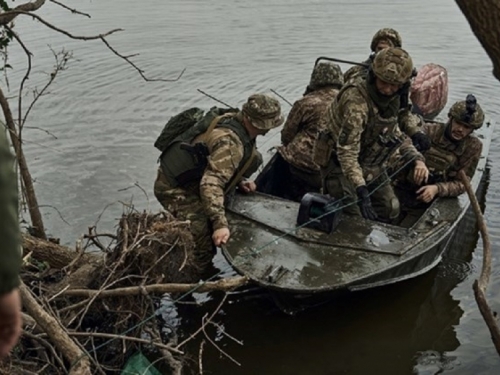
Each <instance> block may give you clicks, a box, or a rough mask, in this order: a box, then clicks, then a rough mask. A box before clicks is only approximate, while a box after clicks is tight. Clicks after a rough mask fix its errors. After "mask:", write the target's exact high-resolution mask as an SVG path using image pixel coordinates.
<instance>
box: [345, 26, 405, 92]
mask: <svg viewBox="0 0 500 375" xmlns="http://www.w3.org/2000/svg"><path fill="white" fill-rule="evenodd" d="M389 47H400V48H401V47H403V41H402V39H401V35H399V33H398V32H397V31H396V30H394V29H390V28H384V29H380V30H378V31H377V32H376V33H375V35H373V38H372V42H371V44H370V49H371V51H372V53H371V54H370V56H369V57H368V59H367V60H366V61H364V62H363V64H366V65H371V64H372V62H373V58H374V57H375V54H376V53H377V52H379V51H382V50H383V49H385V48H389ZM367 74H368V68H367V67H364V66H360V65H355V66H353V67H352V68H350V69H348V70H347V71H346V72H345V73H344V82H345V83H346V84H347V83H351V82H354V81H355V80H357V79H361V80H364V79H365V78H366V75H367Z"/></svg>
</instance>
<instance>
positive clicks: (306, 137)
mask: <svg viewBox="0 0 500 375" xmlns="http://www.w3.org/2000/svg"><path fill="white" fill-rule="evenodd" d="M338 92H339V90H337V89H333V88H323V89H320V90H317V91H313V92H311V93H310V94H307V95H305V96H304V97H303V98H302V99H299V100H297V101H296V102H295V103H294V104H293V107H292V110H291V111H290V113H289V114H288V117H287V120H286V122H285V125H284V126H283V130H282V131H281V143H282V144H283V146H281V147H280V148H279V152H280V154H281V156H283V158H284V159H285V160H286V161H287V162H288V163H289V164H291V165H293V166H294V167H296V168H299V169H302V170H305V171H307V172H311V171H312V172H319V167H318V165H316V163H314V161H313V151H314V144H315V142H316V139H317V137H318V134H319V133H320V131H321V130H323V129H324V128H325V124H324V122H323V121H322V119H323V116H324V114H325V112H326V110H327V109H328V107H329V106H330V104H331V102H332V100H333V99H334V98H335V96H337V94H338Z"/></svg>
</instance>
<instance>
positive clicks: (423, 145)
mask: <svg viewBox="0 0 500 375" xmlns="http://www.w3.org/2000/svg"><path fill="white" fill-rule="evenodd" d="M411 141H412V142H413V145H414V146H415V148H416V149H417V151H420V152H425V151H427V150H428V149H430V148H431V140H430V139H429V137H428V136H427V135H426V134H424V133H422V132H418V133H415V134H414V135H413V136H412V137H411Z"/></svg>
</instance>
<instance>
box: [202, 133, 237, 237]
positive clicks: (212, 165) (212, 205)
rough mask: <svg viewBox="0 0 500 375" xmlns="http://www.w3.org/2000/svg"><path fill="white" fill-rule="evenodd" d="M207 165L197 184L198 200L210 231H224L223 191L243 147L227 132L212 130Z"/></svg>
mask: <svg viewBox="0 0 500 375" xmlns="http://www.w3.org/2000/svg"><path fill="white" fill-rule="evenodd" d="M206 143H207V147H208V150H209V152H210V156H209V157H208V165H207V168H206V169H205V173H204V174H203V177H202V178H201V182H200V198H201V202H202V204H203V207H204V209H205V212H206V213H207V215H208V217H209V218H210V221H211V222H212V226H213V230H214V231H215V230H217V229H220V228H228V227H229V226H228V223H227V219H226V215H225V210H224V188H225V186H226V184H227V183H228V182H229V181H230V180H231V178H232V177H233V175H234V174H235V172H236V170H237V168H238V165H239V164H240V162H241V159H242V158H243V145H242V143H241V141H240V139H239V138H238V137H237V135H236V134H235V133H234V132H232V131H231V130H229V129H215V130H214V131H213V132H212V134H211V135H210V136H209V137H208V140H207V142H206Z"/></svg>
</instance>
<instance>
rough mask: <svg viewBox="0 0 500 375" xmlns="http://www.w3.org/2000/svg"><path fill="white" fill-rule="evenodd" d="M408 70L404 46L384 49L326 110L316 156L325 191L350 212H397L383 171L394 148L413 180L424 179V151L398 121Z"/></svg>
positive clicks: (384, 215) (387, 215)
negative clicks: (324, 129) (324, 130)
mask: <svg viewBox="0 0 500 375" xmlns="http://www.w3.org/2000/svg"><path fill="white" fill-rule="evenodd" d="M412 70H413V63H412V60H411V58H410V56H409V55H408V53H407V52H406V51H405V50H403V49H401V48H387V49H384V50H382V51H380V52H379V53H378V54H377V55H376V56H375V59H374V61H373V69H372V70H370V72H369V75H368V77H367V79H366V80H365V81H360V82H359V83H357V84H355V85H347V86H344V87H343V88H342V90H341V91H340V93H339V94H338V95H337V97H336V98H335V100H334V101H333V103H332V105H331V107H330V108H329V110H328V111H327V113H326V121H327V126H328V128H329V131H328V133H327V134H323V135H322V136H320V138H319V140H318V142H317V146H316V153H315V156H316V158H315V161H316V162H317V163H318V164H319V165H320V167H321V173H322V176H323V177H324V188H325V190H326V192H328V193H329V194H330V195H331V196H332V197H334V198H343V200H342V205H343V206H346V207H345V208H344V211H346V212H348V213H351V214H355V215H363V217H365V218H367V219H371V220H374V219H377V218H380V219H382V220H384V221H387V222H389V221H391V220H392V219H395V218H396V217H398V216H399V209H400V208H399V201H398V199H397V197H396V195H395V194H394V191H393V189H392V186H391V184H390V180H389V177H388V175H387V171H386V165H387V160H388V159H389V158H390V156H391V155H392V154H393V153H394V152H395V151H396V150H398V149H399V151H400V152H401V157H402V158H403V159H404V160H405V162H407V163H413V164H415V169H414V178H415V180H416V181H419V182H420V183H422V182H424V181H426V180H427V177H428V173H429V171H428V170H427V167H426V166H425V163H424V158H423V156H422V155H421V154H420V153H419V152H418V151H417V150H416V149H415V147H414V146H413V145H412V144H411V142H409V140H408V139H407V138H406V136H405V135H404V134H403V133H402V132H401V130H400V129H399V126H398V112H399V95H398V93H397V92H398V90H400V88H401V87H402V86H403V85H405V84H406V83H408V81H409V80H410V78H411V74H412ZM357 199H359V202H360V205H359V207H358V205H355V204H354V202H356V201H357ZM372 201H373V206H372Z"/></svg>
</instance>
